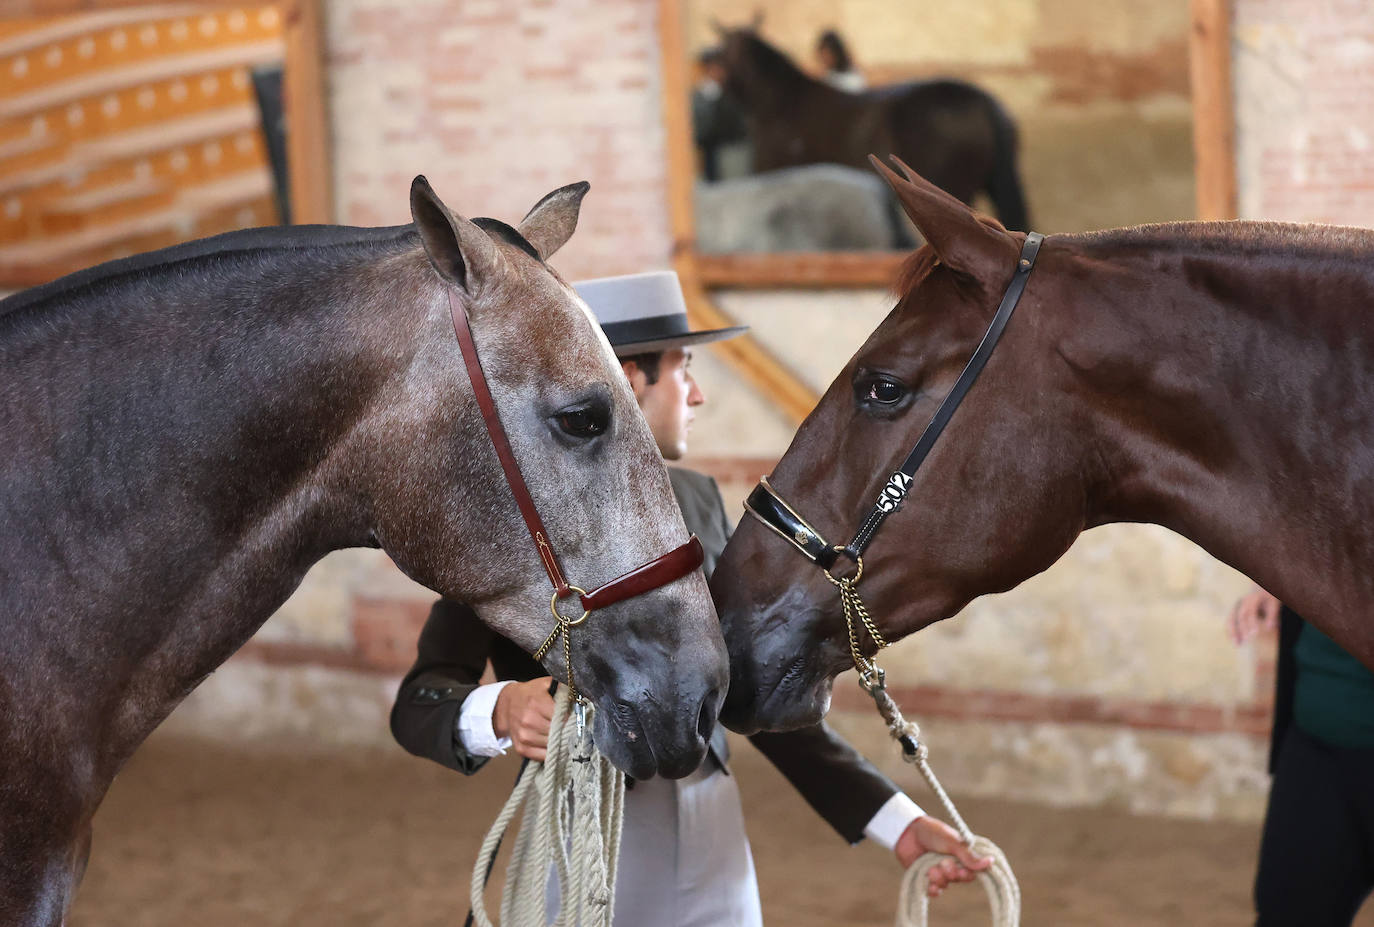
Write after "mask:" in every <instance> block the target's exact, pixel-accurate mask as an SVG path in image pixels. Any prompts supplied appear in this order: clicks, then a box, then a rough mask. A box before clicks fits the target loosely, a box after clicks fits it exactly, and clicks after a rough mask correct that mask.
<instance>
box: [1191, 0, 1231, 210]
mask: <svg viewBox="0 0 1374 927" xmlns="http://www.w3.org/2000/svg"><path fill="white" fill-rule="evenodd" d="M1188 60H1189V71H1190V73H1191V77H1192V89H1193V151H1194V158H1195V161H1196V176H1197V217H1198V218H1199V219H1234V218H1235V217H1236V215H1237V214H1238V210H1239V204H1238V199H1239V198H1238V195H1237V191H1236V126H1235V109H1234V106H1233V102H1232V88H1231V7H1230V0H1192V9H1191V24H1190V26H1189V30H1188Z"/></svg>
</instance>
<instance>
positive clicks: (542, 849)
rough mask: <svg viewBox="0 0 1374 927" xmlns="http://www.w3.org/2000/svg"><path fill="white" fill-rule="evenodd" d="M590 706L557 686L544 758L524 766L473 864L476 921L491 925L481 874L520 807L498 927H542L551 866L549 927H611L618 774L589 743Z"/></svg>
mask: <svg viewBox="0 0 1374 927" xmlns="http://www.w3.org/2000/svg"><path fill="white" fill-rule="evenodd" d="M589 712H590V709H588V708H586V707H585V705H584V704H583V703H579V702H575V701H574V699H573V697H572V696H571V693H570V692H569V690H568V688H567V687H560V688H559V690H558V695H557V697H556V699H555V702H554V718H553V724H552V726H551V728H550V730H549V747H548V756H547V758H546V759H545V760H544V761H543V762H542V763H533V762H532V763H529V764H528V765H527V766H526V767H525V769H524V771H523V772H522V773H521V775H520V779H519V780H518V781H517V782H516V784H515V788H514V790H513V791H512V792H511V795H510V798H509V799H507V800H506V804H505V807H503V808H502V809H501V813H500V814H498V815H497V817H496V821H495V823H493V824H492V826H491V829H490V830H488V831H487V836H486V839H485V840H483V841H482V849H481V851H480V852H479V853H478V855H477V862H476V863H475V864H474V865H473V868H472V886H471V899H472V901H471V903H472V915H473V920H474V922H475V923H476V924H477V927H496V925H495V924H494V923H493V922H492V920H491V917H490V916H489V915H488V913H487V909H486V898H485V896H486V885H487V878H488V875H489V873H490V872H491V866H492V863H493V861H494V860H495V858H496V853H497V851H498V850H499V849H500V846H501V840H502V838H503V837H504V836H505V834H506V831H507V830H508V829H509V827H510V824H511V821H512V820H513V819H514V818H515V815H516V812H518V811H519V810H520V809H521V807H522V806H524V813H523V815H522V817H521V821H520V829H519V832H518V833H517V834H516V838H515V845H514V846H513V847H512V849H511V858H510V862H509V863H508V864H507V866H506V884H505V888H504V889H503V890H502V892H501V924H502V925H503V927H547V925H548V924H549V923H550V921H549V917H548V907H547V903H548V898H547V895H546V893H545V887H546V885H547V883H548V878H549V869H550V867H553V868H555V869H556V870H557V872H558V886H559V890H560V895H561V901H560V903H559V910H558V917H557V919H556V920H554V921H553V922H552V923H553V924H554V925H555V927H611V919H612V916H613V914H614V908H615V876H616V862H617V860H618V859H619V857H620V828H621V820H622V818H623V817H624V813H625V775H624V774H623V773H621V772H620V771H619V770H617V769H616V768H615V767H614V766H612V765H611V763H610V761H609V760H607V759H606V758H605V757H604V756H602V755H601V754H600V753H599V752H598V751H597V750H596V747H595V746H594V745H593V744H592V736H591V727H590V724H589V723H588V718H587V715H588V714H589Z"/></svg>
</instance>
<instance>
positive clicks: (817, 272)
mask: <svg viewBox="0 0 1374 927" xmlns="http://www.w3.org/2000/svg"><path fill="white" fill-rule="evenodd" d="M907 256H908V255H907V253H905V252H863V251H829V252H817V253H810V254H809V253H804V252H780V253H775V254H699V255H697V256H696V265H697V273H698V275H699V276H700V278H701V282H702V284H703V285H705V286H711V287H730V288H735V289H743V288H751V287H759V288H764V287H767V288H788V287H881V288H883V289H887V288H888V287H890V286H892V284H893V282H894V281H895V280H896V279H897V272H898V271H899V270H900V269H901V266H902V264H903V263H904V262H905V261H906V259H907Z"/></svg>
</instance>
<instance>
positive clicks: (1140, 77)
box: [683, 0, 1195, 254]
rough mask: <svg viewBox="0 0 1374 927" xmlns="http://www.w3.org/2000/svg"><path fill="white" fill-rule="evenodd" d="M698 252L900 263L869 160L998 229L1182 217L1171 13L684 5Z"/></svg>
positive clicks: (973, 6)
mask: <svg viewBox="0 0 1374 927" xmlns="http://www.w3.org/2000/svg"><path fill="white" fill-rule="evenodd" d="M683 13H684V20H685V21H684V35H685V44H686V48H684V49H683V54H684V56H685V58H686V60H687V62H688V65H689V67H690V69H691V71H692V83H691V87H690V98H691V99H690V109H691V123H692V133H691V134H692V142H691V144H692V147H693V151H692V159H693V164H694V165H695V176H696V181H695V188H694V203H693V205H694V212H695V226H696V227H695V239H696V245H697V249H698V251H699V252H700V253H702V254H732V253H748V252H764V253H767V252H797V251H802V252H816V251H844V252H853V251H860V252H885V251H893V250H899V251H905V250H908V249H910V247H912V246H913V245H914V244H915V243H917V241H918V239H917V237H916V235H915V231H914V229H912V228H911V227H910V225H909V224H908V223H907V221H906V219H905V217H904V216H903V215H902V214H901V211H900V209H899V208H898V207H897V206H896V204H895V203H894V201H893V198H892V197H891V195H890V194H889V192H888V190H887V188H886V186H885V185H884V184H883V183H882V182H881V181H880V180H879V179H878V177H877V176H876V175H875V174H874V173H873V171H872V169H871V168H870V167H869V165H868V163H867V156H868V154H869V153H870V152H871V153H875V154H879V155H888V154H896V155H898V156H899V157H901V158H902V159H903V160H904V161H906V162H907V163H908V164H910V165H911V166H912V167H914V168H915V169H916V170H917V171H918V172H920V173H921V174H923V175H924V176H926V177H927V178H928V179H930V180H933V181H935V182H936V183H938V184H940V185H941V186H942V187H944V188H945V189H947V190H949V191H950V192H951V193H953V194H954V195H956V196H958V197H959V198H961V199H963V200H965V201H967V202H971V203H972V204H974V205H975V206H976V207H978V208H979V209H981V210H983V211H985V212H988V213H989V214H991V215H995V216H997V217H999V218H1000V219H1001V220H1002V221H1003V222H1004V224H1006V225H1007V226H1009V227H1011V228H1015V229H1023V230H1024V229H1027V228H1031V227H1034V228H1035V229H1036V230H1038V231H1042V232H1047V233H1048V232H1072V231H1084V230H1089V229H1098V228H1110V227H1115V226H1122V225H1135V224H1140V223H1145V222H1156V221H1168V220H1177V219H1187V218H1192V217H1193V216H1194V215H1195V199H1194V155H1193V140H1192V119H1193V116H1192V101H1191V99H1190V92H1189V62H1188V30H1189V23H1190V19H1189V3H1188V0H1163V2H1160V3H1153V4H1147V5H1141V4H1139V3H1135V2H1132V0H973V2H968V0H961V2H955V0H933V2H923V3H919V4H888V3H877V2H874V0H829V2H818V0H817V2H812V0H751V2H748V3H741V2H738V0H687V2H686V3H685V4H684V7H683Z"/></svg>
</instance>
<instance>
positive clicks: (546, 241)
mask: <svg viewBox="0 0 1374 927" xmlns="http://www.w3.org/2000/svg"><path fill="white" fill-rule="evenodd" d="M591 188H592V185H591V184H589V183H587V181H585V180H580V181H578V182H577V183H570V184H568V185H567V186H566V187H559V188H558V189H557V190H555V191H553V192H552V193H550V194H549V195H548V196H546V197H544V198H543V199H542V200H540V201H539V202H537V203H535V204H534V208H533V209H531V210H530V211H529V213H528V214H526V216H525V218H523V219H521V220H520V229H519V231H520V234H521V235H523V236H525V241H527V242H529V243H530V244H532V245H534V250H535V251H538V252H539V256H540V257H541V258H543V259H544V260H546V261H547V260H548V259H549V258H551V257H553V253H554V252H555V251H557V250H558V249H559V248H561V247H563V245H564V244H566V243H567V241H568V239H569V238H572V233H573V232H574V231H576V230H577V216H578V214H579V213H580V212H581V210H582V197H584V196H586V195H587V191H588V190H590V189H591Z"/></svg>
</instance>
